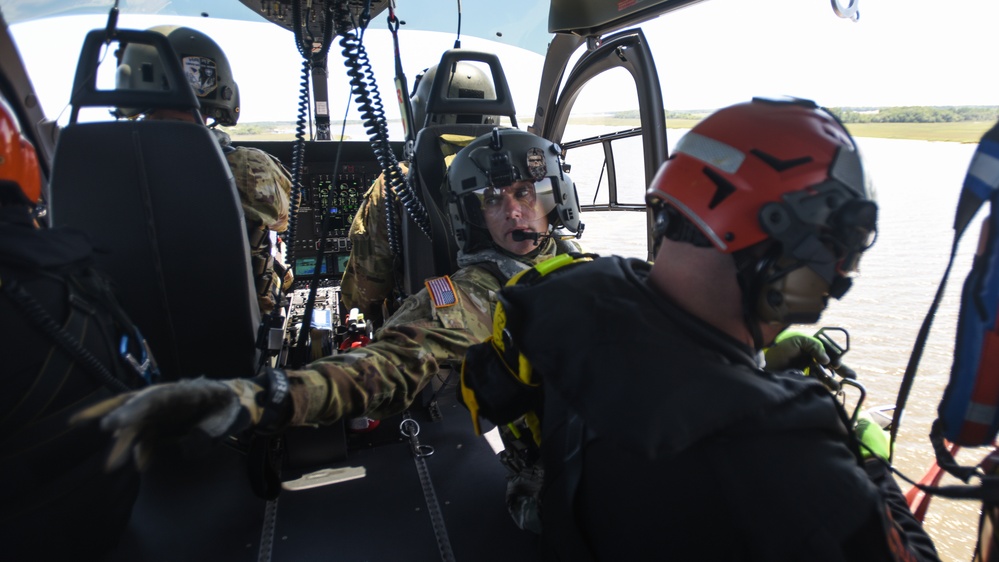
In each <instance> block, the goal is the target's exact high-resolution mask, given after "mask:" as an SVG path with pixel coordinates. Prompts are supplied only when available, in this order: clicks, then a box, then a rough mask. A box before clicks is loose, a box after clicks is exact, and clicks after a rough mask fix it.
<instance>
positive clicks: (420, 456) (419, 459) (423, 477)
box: [399, 412, 454, 562]
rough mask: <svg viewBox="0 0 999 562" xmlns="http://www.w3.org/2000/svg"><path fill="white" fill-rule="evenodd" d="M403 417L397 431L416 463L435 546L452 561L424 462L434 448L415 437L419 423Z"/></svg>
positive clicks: (444, 557)
mask: <svg viewBox="0 0 999 562" xmlns="http://www.w3.org/2000/svg"><path fill="white" fill-rule="evenodd" d="M404 417H405V419H403V420H402V423H400V424H399V432H400V433H402V436H403V437H406V438H407V439H409V445H410V448H411V450H412V452H413V461H414V462H415V463H416V472H417V474H419V476H420V486H422V487H423V498H424V500H425V501H426V502H427V511H429V513H430V523H431V524H432V525H433V528H434V536H435V537H437V548H438V550H440V553H441V560H443V561H444V562H454V552H453V551H452V550H451V539H450V538H448V535H447V526H446V525H445V524H444V515H443V514H442V513H441V506H440V503H439V502H438V501H437V492H436V491H434V483H433V482H432V481H431V480H430V469H429V468H428V467H427V462H426V458H427V457H429V456H430V455H432V454H434V448H433V447H431V446H430V445H421V444H420V439H419V438H418V437H417V436H418V435H419V434H420V424H418V423H416V420H414V419H413V418H411V417H410V415H409V412H406V414H405V416H404Z"/></svg>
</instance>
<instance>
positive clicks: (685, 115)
mask: <svg viewBox="0 0 999 562" xmlns="http://www.w3.org/2000/svg"><path fill="white" fill-rule="evenodd" d="M829 111H831V112H832V113H833V114H835V115H836V116H837V117H839V119H840V120H841V121H843V122H844V123H955V122H958V121H996V120H999V106H980V105H963V106H940V107H931V106H906V107H832V108H829ZM709 113H711V111H710V110H700V109H698V110H688V111H667V112H666V119H667V120H668V119H702V118H704V117H705V116H706V115H708V114H709ZM613 117H615V118H618V119H638V110H637V109H634V110H629V111H618V112H616V113H614V114H613Z"/></svg>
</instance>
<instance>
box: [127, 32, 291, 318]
mask: <svg viewBox="0 0 999 562" xmlns="http://www.w3.org/2000/svg"><path fill="white" fill-rule="evenodd" d="M150 31H155V32H157V33H160V34H162V35H164V36H165V37H166V38H167V40H168V41H169V42H170V45H171V46H172V47H173V50H174V51H175V52H176V53H177V54H178V56H180V59H181V61H180V62H181V67H182V68H183V69H184V74H185V76H187V77H188V80H189V81H190V83H191V88H192V89H194V93H195V95H197V97H198V101H199V102H200V103H201V114H202V116H203V117H204V119H205V121H206V122H207V121H208V120H209V119H210V120H211V123H210V126H211V127H212V132H213V133H214V134H215V136H216V137H217V138H218V141H219V144H220V145H221V146H222V152H223V153H224V154H225V158H226V161H227V162H228V163H229V167H230V168H231V169H232V173H233V176H234V178H235V180H236V190H237V191H238V192H239V200H240V203H241V204H242V206H243V214H244V216H245V218H246V233H247V238H248V240H249V243H250V251H251V258H252V262H251V263H252V267H253V277H254V283H255V285H256V291H257V302H258V304H259V305H260V313H261V314H267V313H269V312H271V311H272V310H274V308H275V306H276V305H277V303H278V299H279V298H280V295H281V288H282V287H284V288H287V287H288V286H289V285H290V279H288V278H287V277H289V276H290V275H291V271H290V270H289V269H288V268H286V267H285V266H284V263H283V260H282V257H281V256H280V255H277V252H275V251H274V250H273V248H274V244H273V240H272V234H271V233H272V232H274V233H277V232H282V231H284V230H285V229H286V228H287V226H288V209H289V198H290V196H291V174H289V173H288V170H287V169H285V167H284V166H283V165H282V164H281V162H280V161H279V160H278V159H277V158H275V157H273V156H271V155H270V154H267V153H266V152H264V151H262V150H259V149H256V148H250V147H234V146H232V144H231V140H230V138H229V135H227V134H226V133H224V132H223V131H220V130H218V129H217V128H216V125H223V126H233V125H235V124H236V121H237V120H238V119H239V109H240V107H239V88H238V86H237V85H236V82H235V79H234V78H233V75H232V69H231V68H230V66H229V61H228V59H227V58H226V56H225V53H223V52H222V49H221V48H220V47H219V45H218V44H217V43H216V42H215V41H213V40H212V38H210V37H208V36H207V35H205V34H204V33H202V32H200V31H198V30H196V29H191V28H189V27H178V26H156V27H152V28H150ZM164 79H165V78H164V76H163V64H162V62H160V59H159V55H158V54H157V52H156V49H155V48H154V47H152V46H149V45H139V44H129V45H126V46H125V47H124V49H123V52H120V53H119V65H118V74H117V87H118V88H121V89H135V90H148V89H159V87H160V84H161V83H163V80H164ZM118 114H119V115H120V116H123V117H131V118H137V117H141V118H145V119H163V120H179V121H191V122H194V121H195V115H194V114H193V113H192V112H190V111H184V110H178V109H168V108H156V107H151V108H119V109H118Z"/></svg>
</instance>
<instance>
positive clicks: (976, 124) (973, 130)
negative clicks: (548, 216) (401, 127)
mask: <svg viewBox="0 0 999 562" xmlns="http://www.w3.org/2000/svg"><path fill="white" fill-rule="evenodd" d="M518 121H519V120H518ZM697 122H698V120H697V119H669V118H668V119H666V128H667V129H689V128H691V127H693V126H694V124H696V123H697ZM348 123H349V122H348ZM524 123H527V121H524ZM569 123H570V124H573V125H600V126H608V127H621V128H630V127H637V126H639V121H638V119H633V118H613V117H577V118H573V119H570V120H569ZM240 125H241V126H244V127H245V126H253V127H251V129H253V128H259V129H270V130H269V131H267V132H259V131H254V132H248V133H241V132H240V131H239V130H238V129H239V127H237V128H236V129H237V130H232V129H229V130H226V132H227V133H229V134H230V135H231V136H232V139H233V140H236V141H272V140H273V141H282V140H294V138H295V135H294V133H292V132H284V131H286V130H289V129H293V128H294V124H293V123H259V124H257V123H246V124H240ZM335 125H338V124H335ZM994 125H995V123H994V122H992V121H959V122H954V123H847V124H846V128H847V130H848V131H850V134H851V135H853V136H855V137H868V138H882V139H900V140H922V141H934V142H957V143H965V144H977V143H978V142H979V141H980V140H981V138H982V135H984V134H985V132H986V131H988V130H989V129H990V128H992V127H993V126H994ZM525 126H526V125H522V127H525ZM346 140H364V139H353V138H351V137H350V136H348V137H347V139H346Z"/></svg>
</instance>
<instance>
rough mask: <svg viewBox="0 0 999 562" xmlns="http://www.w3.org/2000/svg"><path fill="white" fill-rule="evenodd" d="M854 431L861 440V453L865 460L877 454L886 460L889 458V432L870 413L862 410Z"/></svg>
mask: <svg viewBox="0 0 999 562" xmlns="http://www.w3.org/2000/svg"><path fill="white" fill-rule="evenodd" d="M853 433H854V434H855V435H856V436H857V440H858V441H860V454H861V455H862V456H863V457H864V460H865V461H866V460H867V459H871V458H874V457H875V456H877V457H881V459H882V460H885V461H887V460H888V457H889V456H890V455H891V443H890V441H889V439H888V433H887V432H886V431H885V430H884V429H881V426H880V425H878V423H877V422H876V421H874V418H872V417H871V415H870V414H868V413H867V412H862V413H861V414H860V415H859V416H857V425H855V426H854V427H853Z"/></svg>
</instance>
